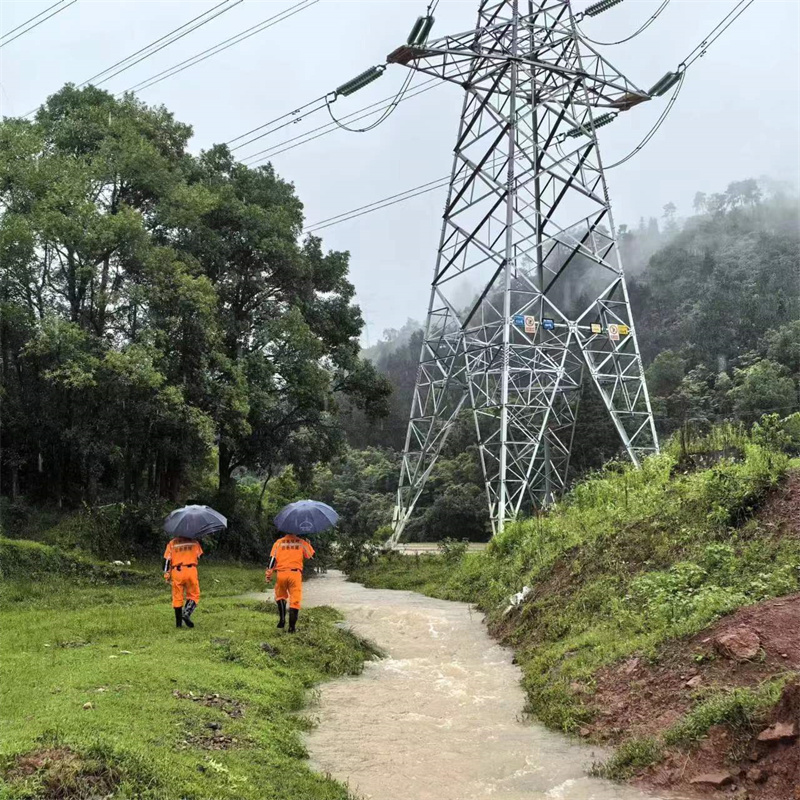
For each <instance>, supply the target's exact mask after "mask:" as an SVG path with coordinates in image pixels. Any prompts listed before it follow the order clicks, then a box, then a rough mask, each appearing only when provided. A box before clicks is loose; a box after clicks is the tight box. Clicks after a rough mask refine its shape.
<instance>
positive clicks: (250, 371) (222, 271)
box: [159, 146, 389, 506]
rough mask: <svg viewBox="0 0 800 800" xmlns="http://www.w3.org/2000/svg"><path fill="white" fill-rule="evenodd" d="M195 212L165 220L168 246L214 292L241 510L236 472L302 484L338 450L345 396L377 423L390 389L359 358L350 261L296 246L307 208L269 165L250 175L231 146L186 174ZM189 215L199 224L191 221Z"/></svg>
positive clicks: (222, 466) (311, 244)
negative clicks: (292, 478)
mask: <svg viewBox="0 0 800 800" xmlns="http://www.w3.org/2000/svg"><path fill="white" fill-rule="evenodd" d="M186 193H187V194H188V195H189V198H190V199H189V202H185V203H183V204H182V205H181V206H180V207H179V208H178V209H177V210H176V209H169V208H167V209H166V210H165V213H164V216H163V219H162V220H161V225H160V229H159V230H160V236H161V237H162V238H163V240H164V242H165V243H169V244H170V245H171V246H173V247H175V248H176V249H177V250H179V251H180V252H182V253H185V254H187V255H188V256H189V257H191V258H192V259H193V260H194V262H195V263H196V265H197V269H198V270H199V271H201V272H202V273H203V274H204V275H205V276H206V277H207V278H208V280H209V281H210V282H211V284H212V285H213V286H214V288H215V291H216V293H217V313H218V319H219V325H220V330H221V349H220V354H219V359H218V364H217V369H216V370H215V372H214V380H215V389H216V391H215V395H214V400H213V406H214V410H213V412H212V413H213V415H214V417H215V419H216V421H217V423H218V428H219V486H220V492H221V494H222V495H223V502H227V504H228V505H229V506H230V504H231V503H232V502H233V497H234V495H233V491H232V489H233V476H234V474H235V471H236V470H237V469H240V468H247V469H249V470H254V471H257V472H260V473H262V474H264V475H265V480H267V479H269V477H270V476H271V475H272V474H274V472H275V470H276V469H277V468H280V467H282V466H285V465H287V464H291V465H293V466H294V468H295V471H296V473H297V474H298V475H299V476H300V477H304V476H306V477H307V476H308V475H309V474H310V469H311V467H312V466H313V465H314V464H315V463H317V462H318V461H320V460H323V459H326V458H329V457H331V456H332V455H333V454H334V453H335V452H337V450H338V449H339V447H340V446H341V444H342V436H341V431H340V427H339V424H338V421H337V419H336V417H335V415H334V411H335V407H336V394H337V393H339V392H341V393H344V394H345V395H347V396H348V397H349V398H350V399H351V400H352V401H353V402H355V403H356V404H357V405H359V406H360V407H361V408H363V409H365V410H366V411H367V412H368V414H370V415H373V416H374V415H376V414H379V413H382V412H383V411H384V406H385V400H386V397H387V395H388V393H389V388H388V384H387V382H386V381H385V379H383V378H382V377H380V376H379V375H378V374H377V373H376V372H375V370H374V369H373V368H372V367H371V365H369V364H368V363H366V362H363V361H361V360H360V358H359V347H358V339H357V337H358V335H359V333H360V331H361V328H362V326H363V320H362V318H361V313H360V310H359V309H358V307H357V306H356V305H354V304H353V303H352V299H353V295H354V289H353V286H352V285H351V284H350V282H349V281H348V280H347V270H348V255H347V253H341V252H329V253H326V252H324V251H323V249H322V246H321V242H320V240H319V239H317V238H315V237H307V238H306V239H305V240H303V241H300V237H301V231H302V221H303V218H302V205H301V203H300V201H299V199H298V198H297V196H296V194H295V192H294V188H293V187H292V186H291V184H289V183H287V182H285V181H283V180H281V179H280V178H279V177H278V176H277V175H276V174H275V171H274V170H273V168H272V167H271V166H266V167H261V168H258V169H250V168H248V167H245V166H244V165H242V164H239V163H237V162H236V161H235V160H234V159H233V157H232V156H231V154H230V152H229V151H228V149H227V148H226V147H224V146H218V147H215V148H213V149H211V150H209V151H208V152H205V153H203V154H202V155H201V156H200V157H199V158H198V159H197V160H196V161H194V162H192V164H191V167H190V169H189V171H188V175H187V187H186ZM187 209H190V210H192V211H193V213H187Z"/></svg>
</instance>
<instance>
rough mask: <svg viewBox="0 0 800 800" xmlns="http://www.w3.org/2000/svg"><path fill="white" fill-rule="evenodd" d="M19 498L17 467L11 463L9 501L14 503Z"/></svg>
mask: <svg viewBox="0 0 800 800" xmlns="http://www.w3.org/2000/svg"><path fill="white" fill-rule="evenodd" d="M18 497H19V465H18V464H15V463H13V462H12V464H11V500H12V501H14V500H16V499H17V498H18Z"/></svg>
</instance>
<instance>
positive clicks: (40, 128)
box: [0, 86, 207, 500]
mask: <svg viewBox="0 0 800 800" xmlns="http://www.w3.org/2000/svg"><path fill="white" fill-rule="evenodd" d="M190 133H191V131H190V129H189V127H188V126H186V125H182V124H180V123H177V122H175V120H174V119H173V118H172V116H171V115H170V114H169V113H168V112H166V111H165V110H164V109H149V108H147V107H145V106H144V105H142V104H141V103H139V102H138V101H136V100H135V99H134V98H131V97H129V98H125V99H124V100H121V101H119V100H115V99H114V98H113V97H112V96H111V95H109V94H108V93H106V92H102V91H100V90H98V89H95V88H93V87H88V88H86V89H82V90H78V89H75V88H74V87H72V86H67V87H65V88H64V89H63V90H61V91H60V92H58V93H57V94H55V95H53V96H52V97H51V98H49V99H48V101H47V103H46V104H45V105H44V106H43V107H42V108H41V109H40V110H39V111H38V112H37V115H36V118H35V120H34V121H33V122H28V121H25V120H13V119H12V120H8V121H6V122H4V123H3V124H2V127H0V140H1V141H2V147H0V152H1V153H2V156H0V202H1V203H2V217H0V260H2V263H3V267H4V269H3V276H2V279H1V280H0V302H2V310H3V323H2V325H1V326H0V338H1V339H2V349H3V365H4V369H3V391H4V393H5V394H6V395H7V396H8V397H9V398H11V403H12V414H11V415H10V417H9V418H7V419H4V420H3V426H2V427H3V430H2V433H3V437H4V439H5V440H6V444H7V446H10V451H9V452H10V454H11V457H10V458H6V456H5V455H4V457H3V462H2V464H3V466H4V467H6V468H9V469H10V470H11V472H12V473H13V482H14V483H16V484H18V482H19V474H20V471H21V472H22V475H23V477H24V484H25V487H26V489H27V490H28V491H41V492H42V493H45V494H54V495H55V496H56V497H57V498H58V499H59V500H60V499H61V498H62V497H63V496H64V495H65V493H68V491H69V490H70V488H71V486H73V485H74V486H76V488H77V489H78V495H79V496H80V494H83V496H84V497H86V498H87V499H90V500H91V499H93V498H94V497H95V495H96V492H97V487H98V481H99V479H100V477H101V476H102V475H104V474H105V475H106V477H107V478H109V479H114V480H118V481H119V484H120V489H121V491H122V492H123V494H125V495H127V494H128V493H130V492H135V491H136V487H135V485H134V483H135V482H134V481H133V479H132V478H131V475H130V469H133V467H132V466H131V467H130V469H129V468H128V465H132V464H134V463H137V464H138V465H139V467H140V468H141V469H144V466H143V464H142V463H141V457H142V456H141V449H140V447H139V445H140V444H141V441H142V440H141V438H137V437H136V436H135V435H134V431H138V433H139V434H140V433H141V431H139V426H140V425H141V423H142V422H144V421H145V420H144V418H142V417H141V414H142V413H145V412H144V411H143V407H142V405H141V404H142V403H144V404H145V405H144V407H145V408H146V411H147V413H156V414H166V415H167V416H168V417H170V418H172V419H173V420H174V421H176V424H178V423H177V418H179V417H182V418H183V419H184V421H186V420H189V419H193V420H194V422H195V423H197V426H198V427H196V428H195V432H196V433H197V435H198V436H199V437H200V439H203V438H204V437H205V436H206V434H207V430H206V426H205V420H204V419H201V417H202V413H201V412H200V415H199V416H198V415H197V414H195V411H197V409H192V408H190V407H188V406H186V405H185V403H186V398H185V396H184V394H183V391H182V390H181V389H177V390H176V391H174V392H173V391H167V390H166V388H165V387H164V386H163V380H162V379H163V377H164V376H163V373H162V372H161V371H160V366H161V361H162V355H163V354H162V352H161V351H159V350H158V348H157V347H154V345H153V342H154V338H155V337H156V336H157V333H156V330H155V329H154V328H153V327H152V326H150V325H149V323H148V321H147V320H145V319H144V317H146V312H144V311H143V306H144V305H145V304H146V299H147V297H148V295H149V294H150V293H151V292H152V291H153V289H154V284H155V283H156V282H157V281H158V277H157V276H158V274H159V273H160V270H161V267H162V266H165V265H167V264H169V266H170V268H171V269H172V270H173V272H175V273H176V274H177V273H180V272H182V270H183V269H184V267H183V265H181V264H180V263H178V262H177V261H175V260H174V259H172V258H171V257H164V254H160V253H159V252H158V248H156V247H155V246H154V243H153V241H152V225H153V212H154V209H155V208H156V207H157V205H158V203H160V202H162V201H163V200H164V199H165V198H166V197H168V196H169V195H170V194H171V193H172V192H173V191H174V190H175V187H176V186H178V185H179V184H180V182H181V163H182V160H183V158H184V155H185V153H184V148H185V145H186V142H187V140H188V138H189V135H190ZM185 277H186V279H187V281H188V282H191V277H190V276H188V275H186V276H185ZM166 294H168V293H167V292H166V289H165V297H164V300H165V301H166V302H167V303H171V302H172V299H173V298H168V297H167V296H166ZM194 311H196V309H195V310H193V311H192V312H191V313H193V314H194ZM200 318H201V319H202V314H201V315H200ZM129 348H130V349H129ZM114 388H116V389H118V390H119V391H120V392H121V394H120V395H119V396H117V395H115V394H114V393H113V391H112V389H114ZM127 390H130V391H131V392H132V394H131V397H129V398H127V402H126V398H125V396H124V392H125V391H127ZM154 403H155V405H153V404H154ZM176 404H177V405H176ZM178 406H181V408H180V409H179V408H178ZM175 415H177V417H176V416H175ZM108 421H113V423H114V424H113V425H112V426H111V427H109V428H108V430H106V429H105V428H104V425H105V424H106V422H108ZM190 424H193V423H190ZM167 427H169V426H167ZM178 427H181V426H180V424H178ZM173 433H175V432H174V431H173ZM182 433H186V431H185V430H184V431H182ZM147 435H148V437H152V436H156V437H158V438H160V437H162V436H169V434H168V433H167V431H166V428H160V426H159V425H158V424H155V425H151V426H150V427H149V428H148V431H147ZM189 438H190V439H192V438H193V437H192V436H190V437H189ZM151 441H152V440H151ZM153 446H154V448H155V449H156V450H159V447H160V446H159V445H155V444H154V445H153ZM193 448H194V445H190V446H189V447H188V452H187V453H186V454H185V457H190V454H191V452H192V451H193ZM159 452H161V454H162V456H159V458H161V457H163V458H164V459H167V458H168V456H167V449H163V448H162V449H160V450H159ZM148 461H149V457H148ZM160 468H163V469H166V468H167V466H166V464H162V465H161V467H160ZM126 476H127V477H126ZM151 478H152V480H156V476H155V475H151Z"/></svg>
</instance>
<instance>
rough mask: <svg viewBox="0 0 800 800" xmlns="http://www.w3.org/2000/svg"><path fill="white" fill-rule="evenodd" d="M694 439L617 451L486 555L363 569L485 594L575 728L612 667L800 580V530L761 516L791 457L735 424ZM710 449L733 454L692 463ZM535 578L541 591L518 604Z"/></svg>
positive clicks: (498, 625)
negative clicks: (782, 531)
mask: <svg viewBox="0 0 800 800" xmlns="http://www.w3.org/2000/svg"><path fill="white" fill-rule="evenodd" d="M756 438H758V437H756ZM691 450H692V452H691V453H690V454H689V456H692V458H691V459H689V460H687V457H685V456H682V454H681V448H680V446H679V444H678V443H677V442H674V443H672V444H671V445H670V446H669V447H668V448H667V450H666V452H664V453H663V454H662V455H660V456H657V457H653V458H650V459H648V460H647V461H646V462H645V464H644V467H643V469H641V470H635V469H633V468H632V467H630V466H629V465H623V464H620V463H616V462H614V463H610V464H608V465H607V466H606V467H605V468H604V470H602V471H601V472H599V473H597V474H595V475H593V476H591V477H590V478H588V479H587V480H585V481H583V482H582V483H580V484H578V485H577V486H576V487H575V488H574V489H573V490H572V491H571V492H570V493H569V494H568V495H567V496H566V497H565V498H564V500H563V502H562V503H560V504H559V505H558V506H557V507H556V508H555V509H553V510H552V511H551V512H549V513H547V514H544V515H542V516H540V517H537V518H535V519H530V520H525V521H523V522H520V523H519V524H516V525H512V526H510V527H509V528H508V529H507V530H506V531H505V532H504V533H503V534H502V535H500V536H498V537H496V538H495V539H494V540H493V541H492V542H491V543H490V545H489V547H488V549H487V551H486V552H485V553H468V554H464V555H463V556H460V557H459V556H457V555H456V556H454V555H453V554H452V553H451V554H450V555H449V557H448V556H447V555H445V556H427V557H426V556H420V557H418V558H416V559H407V558H405V557H403V556H399V555H390V556H388V557H384V558H381V559H379V560H377V561H375V562H374V563H372V564H371V565H362V566H361V567H360V568H356V569H354V570H353V572H352V577H353V578H354V579H356V580H359V581H362V582H364V583H366V585H368V586H391V587H393V588H413V589H417V590H421V591H425V592H428V593H430V594H433V595H436V596H439V597H444V598H448V599H460V600H469V601H473V602H476V603H477V604H478V605H479V607H480V608H481V609H483V610H484V611H485V612H486V613H487V618H488V621H489V623H490V626H491V627H492V628H493V629H494V631H495V632H496V633H497V634H498V635H499V636H500V637H501V639H502V640H503V641H504V642H505V643H507V644H510V645H512V646H513V647H514V648H515V650H516V657H517V661H518V663H519V664H520V666H521V667H522V670H523V675H524V677H523V683H524V688H525V690H526V693H527V697H528V709H529V711H530V712H531V713H533V714H534V715H535V716H536V717H538V718H539V719H541V720H542V721H543V722H545V723H546V724H548V725H550V726H552V727H555V728H559V729H561V730H564V731H568V732H575V731H577V730H578V729H579V728H580V727H581V726H582V725H583V724H584V723H585V722H587V721H588V720H589V719H591V716H592V711H591V708H590V706H589V704H588V703H587V692H588V694H590V693H591V687H592V685H593V681H594V678H595V676H596V674H597V672H598V670H600V669H601V668H603V667H604V666H606V665H609V664H612V663H614V662H617V661H620V660H621V659H624V658H626V657H628V656H631V655H632V654H637V655H639V656H644V657H648V658H655V657H656V656H657V654H658V651H659V648H660V646H661V645H663V644H664V643H665V642H667V641H668V640H671V639H675V638H677V637H685V636H688V635H690V634H692V633H695V632H696V631H699V630H701V629H703V628H704V627H706V626H707V625H709V624H710V623H711V622H712V621H713V620H715V619H717V618H718V617H720V616H721V615H723V614H725V613H727V612H730V611H732V610H734V609H736V608H739V607H740V606H743V605H746V604H748V603H753V602H756V601H758V600H761V599H763V598H767V597H773V596H777V595H782V594H787V593H789V592H792V591H795V590H797V589H798V588H799V587H800V581H799V579H800V572H798V567H800V540H798V539H793V538H785V537H782V536H780V535H779V534H778V533H776V532H775V531H774V530H773V529H769V528H767V529H765V528H761V527H760V526H759V523H758V520H757V518H754V517H753V513H754V512H755V511H756V510H757V509H758V507H759V505H760V504H761V503H762V502H763V500H764V499H765V497H766V496H767V494H768V493H769V492H770V490H771V489H773V488H774V487H775V486H776V485H777V484H778V482H779V481H780V480H781V478H782V477H783V476H784V475H785V473H786V470H787V467H788V464H789V459H788V457H787V456H786V455H785V454H783V453H781V452H779V451H778V450H776V449H773V448H772V447H771V446H769V445H768V444H766V443H763V442H762V443H757V442H756V441H754V437H753V436H746V435H744V434H743V433H742V432H741V431H740V430H739V429H737V428H734V427H724V428H720V429H716V430H715V431H714V432H713V433H712V434H711V435H709V436H708V437H705V438H703V439H701V440H698V441H697V442H695V443H694V445H693V446H692V448H691ZM701 454H706V456H705V457H706V459H707V460H712V461H713V460H716V459H717V458H719V460H718V461H717V463H715V464H714V465H713V466H710V467H709V468H705V469H698V470H694V469H692V468H690V467H688V466H687V465H688V464H690V463H696V461H697V460H698V459H699V458H700V456H701ZM721 456H723V457H721ZM526 586H527V587H530V589H531V590H532V591H531V593H530V595H529V596H528V597H527V598H526V600H525V601H524V602H523V603H522V604H521V605H520V606H519V607H518V608H513V609H511V610H510V611H507V609H508V606H509V598H510V596H511V595H512V594H513V593H515V592H519V591H521V590H522V589H523V588H524V587H526Z"/></svg>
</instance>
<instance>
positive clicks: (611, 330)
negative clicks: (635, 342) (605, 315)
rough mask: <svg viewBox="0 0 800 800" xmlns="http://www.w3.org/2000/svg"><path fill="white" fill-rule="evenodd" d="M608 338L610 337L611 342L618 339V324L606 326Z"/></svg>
mask: <svg viewBox="0 0 800 800" xmlns="http://www.w3.org/2000/svg"><path fill="white" fill-rule="evenodd" d="M608 338H609V339H611V341H612V342H618V341H619V325H609V326H608Z"/></svg>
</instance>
